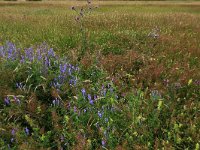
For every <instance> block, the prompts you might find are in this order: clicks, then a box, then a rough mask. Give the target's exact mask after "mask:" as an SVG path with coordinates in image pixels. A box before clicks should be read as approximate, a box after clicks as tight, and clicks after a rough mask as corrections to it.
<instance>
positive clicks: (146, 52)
mask: <svg viewBox="0 0 200 150" xmlns="http://www.w3.org/2000/svg"><path fill="white" fill-rule="evenodd" d="M82 5H85V2H77V1H75V2H74V1H69V2H68V1H67V2H66V1H61V2H53V1H51V2H11V3H10V2H1V3H0V8H1V9H0V39H1V41H2V43H3V42H5V41H7V40H9V41H12V42H14V43H15V44H16V45H17V46H19V47H28V46H30V45H36V44H40V43H42V42H47V43H48V44H49V45H50V46H51V47H53V48H55V50H56V51H57V52H60V53H73V52H74V51H75V50H76V49H78V48H80V46H81V43H80V37H81V34H80V30H79V25H78V24H77V23H76V21H75V19H74V18H75V16H76V14H75V13H74V12H73V11H72V10H71V6H78V7H80V6H82ZM93 5H94V6H98V7H99V8H98V9H94V10H93V12H92V13H91V14H90V15H88V16H86V19H85V26H86V30H88V35H87V37H88V49H89V51H90V52H91V53H92V54H95V53H96V52H97V51H98V52H100V53H101V54H103V56H104V57H106V55H108V54H113V55H118V54H125V53H128V52H129V53H130V52H134V53H137V55H139V57H140V56H141V57H144V59H146V60H147V59H155V62H159V65H162V66H165V67H163V68H162V69H163V70H162V71H164V70H165V71H166V70H168V71H167V72H166V74H165V77H168V78H172V79H173V80H175V81H177V80H185V82H187V80H188V78H189V77H188V76H190V78H192V77H194V78H197V77H199V73H200V72H199V71H198V69H199V61H198V59H199V56H200V50H199V47H200V32H199V31H200V3H199V2H122V1H120V2H111V1H107V2H103V1H101V2H99V1H95V2H94V3H93ZM156 27H157V28H159V29H160V33H159V34H160V38H159V39H157V40H152V38H148V37H147V36H148V34H149V33H150V32H151V31H152V30H153V29H154V28H156ZM171 60H173V61H172V63H168V62H169V61H171ZM188 63H189V64H188ZM166 64H167V66H166ZM112 65H113V64H112ZM183 66H184V67H183ZM108 68H109V67H108ZM175 68H179V69H180V70H179V69H178V70H176V71H175V72H174V71H172V70H174V69H175ZM129 69H130V68H129ZM159 69H161V68H159ZM144 70H145V69H144ZM170 70H171V71H172V72H173V74H178V75H177V76H178V77H176V79H175V78H174V77H170V76H171V74H168V73H170ZM155 72H156V71H155ZM191 72H195V73H191ZM141 74H142V75H144V72H142V73H141ZM187 74H188V75H187Z"/></svg>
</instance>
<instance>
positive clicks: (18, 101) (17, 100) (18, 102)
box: [14, 96, 20, 105]
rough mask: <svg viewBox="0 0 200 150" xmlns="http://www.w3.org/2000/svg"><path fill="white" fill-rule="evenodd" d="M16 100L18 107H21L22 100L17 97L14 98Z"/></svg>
mask: <svg viewBox="0 0 200 150" xmlns="http://www.w3.org/2000/svg"><path fill="white" fill-rule="evenodd" d="M14 100H15V102H16V103H17V104H18V105H20V100H19V99H18V98H17V97H16V96H14Z"/></svg>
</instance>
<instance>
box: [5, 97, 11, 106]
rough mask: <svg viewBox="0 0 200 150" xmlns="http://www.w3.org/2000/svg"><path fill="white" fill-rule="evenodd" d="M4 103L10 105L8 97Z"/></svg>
mask: <svg viewBox="0 0 200 150" xmlns="http://www.w3.org/2000/svg"><path fill="white" fill-rule="evenodd" d="M4 103H5V105H6V106H8V105H10V99H9V98H8V97H6V98H5V99H4Z"/></svg>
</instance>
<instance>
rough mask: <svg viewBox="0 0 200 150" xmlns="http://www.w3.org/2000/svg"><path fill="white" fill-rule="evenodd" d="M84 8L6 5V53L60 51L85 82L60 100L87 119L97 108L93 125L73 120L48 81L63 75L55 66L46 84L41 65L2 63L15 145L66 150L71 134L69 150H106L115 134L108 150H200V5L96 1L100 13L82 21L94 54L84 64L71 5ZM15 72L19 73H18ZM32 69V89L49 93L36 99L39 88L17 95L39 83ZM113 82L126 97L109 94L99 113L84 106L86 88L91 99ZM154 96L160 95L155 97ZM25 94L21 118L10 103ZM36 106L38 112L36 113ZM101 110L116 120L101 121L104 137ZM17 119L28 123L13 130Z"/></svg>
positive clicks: (2, 38) (0, 36)
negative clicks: (22, 84)
mask: <svg viewBox="0 0 200 150" xmlns="http://www.w3.org/2000/svg"><path fill="white" fill-rule="evenodd" d="M84 4H85V2H73V1H62V2H60V1H58V2H55V1H49V2H48V1H43V2H0V46H1V45H5V43H6V41H10V42H13V43H14V44H16V46H17V48H22V49H24V48H27V47H31V46H32V47H34V48H35V49H36V48H37V47H38V46H40V45H41V43H44V42H45V43H46V44H47V45H48V46H50V47H52V48H54V50H55V51H56V53H57V55H59V56H60V57H61V58H63V57H67V58H68V60H69V61H70V63H72V64H74V65H76V64H77V65H79V67H80V70H81V71H80V74H78V75H77V77H78V78H79V79H80V80H79V82H78V86H77V88H76V89H74V88H69V86H68V84H67V83H65V84H64V85H63V87H62V90H61V91H62V92H61V93H59V94H60V96H61V97H62V99H63V103H64V105H66V106H67V105H68V103H69V102H71V103H72V104H73V105H74V106H76V107H77V109H78V111H79V110H80V112H82V111H83V108H84V107H85V105H86V106H87V107H88V108H91V109H92V110H93V109H94V112H92V111H91V112H89V113H87V114H86V115H85V116H84V115H81V116H78V115H77V113H76V112H73V108H72V109H70V110H69V111H68V110H66V109H65V107H64V108H52V107H51V101H52V98H55V97H56V96H54V95H55V93H54V94H52V92H53V90H52V87H49V82H50V81H51V80H52V79H53V77H54V76H55V75H57V74H58V68H56V66H54V67H55V68H54V69H52V70H50V73H49V74H48V75H46V76H45V78H46V79H47V80H43V79H41V78H40V76H42V75H41V74H40V73H39V72H38V70H37V69H38V68H37V67H38V66H40V65H41V64H37V63H33V64H32V63H30V62H28V63H27V64H24V65H18V63H19V62H18V60H17V61H16V62H12V61H10V62H7V61H6V60H4V59H2V60H1V58H0V62H1V64H0V66H1V70H0V76H1V81H0V119H1V120H4V121H3V123H2V124H1V123H0V131H1V130H3V129H5V130H9V131H10V130H11V129H12V128H13V126H15V128H17V129H18V130H19V131H20V132H19V134H17V135H16V139H17V140H18V141H17V142H18V145H17V144H16V143H15V144H13V145H12V146H13V147H15V148H16V149H26V148H27V149H31V148H32V149H38V148H49V147H51V148H59V147H60V146H61V145H62V146H63V143H62V142H59V140H57V135H58V134H59V135H60V134H66V137H67V138H68V139H69V141H68V145H67V148H68V149H70V148H72V149H81V148H82V149H83V148H85V149H98V148H102V147H101V140H102V138H103V131H104V130H105V128H106V127H107V126H108V125H110V126H111V127H112V128H113V130H112V132H109V138H108V139H107V145H106V148H108V149H115V148H116V149H161V148H164V149H195V150H198V149H199V148H198V147H199V144H200V143H198V142H199V140H200V137H199V134H198V133H199V132H200V124H199V123H200V116H199V109H200V85H199V82H200V71H199V68H200V61H199V60H200V3H199V2H185V1H178V2H174V1H173V2H169V1H165V2H131V1H129V2H123V1H113V2H112V1H105V2H103V1H95V2H94V3H93V4H94V5H98V6H99V8H97V9H94V10H93V11H92V13H91V14H89V15H87V16H85V17H84V20H83V24H84V29H85V31H86V41H87V47H86V52H85V54H84V56H82V57H81V58H82V59H81V61H77V58H78V57H79V55H80V50H81V47H82V35H81V32H80V24H78V23H77V22H76V21H75V17H76V14H75V12H74V11H73V10H71V6H79V7H80V6H82V5H84ZM156 27H158V28H159V29H160V32H159V35H160V36H159V38H157V39H153V38H152V37H148V34H149V33H150V32H151V31H152V29H154V28H156ZM52 61H55V62H56V63H58V62H57V61H56V60H52ZM16 67H17V68H18V69H17V71H18V72H17V73H16V71H13V70H15V68H16ZM57 67H58V66H57ZM27 68H32V72H33V73H32V74H33V78H31V81H30V83H29V82H28V83H29V84H30V85H31V84H33V85H34V86H36V87H37V85H40V84H41V85H42V86H44V87H45V88H47V91H48V92H45V91H43V90H42V89H40V88H39V90H40V91H39V92H35V91H34V89H32V88H31V91H30V92H28V93H23V92H20V91H19V90H18V89H16V87H15V82H16V81H18V80H24V81H25V80H26V78H27V77H28V76H30V74H29V73H30V72H28V71H27V70H26V69H27ZM23 72H26V74H23ZM111 80H112V83H113V88H114V92H115V94H117V95H118V98H115V97H114V96H113V95H109V94H108V95H107V96H106V97H105V99H103V100H102V101H100V102H98V103H96V104H95V106H91V105H89V104H82V103H81V100H82V99H83V97H81V94H80V90H81V88H82V87H85V88H86V89H87V92H90V93H91V94H98V92H100V91H101V88H102V87H101V86H102V84H103V85H107V84H108V83H110V81H111ZM86 81H87V82H86ZM85 82H86V83H85ZM1 89H2V90H1ZM77 91H79V92H78V93H77ZM155 91H158V93H157V95H156V94H155V95H156V96H153V94H152V92H155ZM40 92H41V93H40ZM17 94H18V95H20V94H21V95H24V97H25V98H24V99H23V102H24V103H23V105H22V106H23V108H24V109H21V108H20V109H18V107H15V106H11V107H10V108H13V110H12V109H10V110H9V108H7V107H5V105H4V102H3V99H4V98H5V97H6V95H17ZM159 94H161V95H162V98H161V97H160V96H159ZM75 96H78V98H77V99H78V100H77V99H76V98H74V97H75ZM29 103H31V104H32V103H33V104H35V105H36V106H34V105H33V107H34V108H31V107H30V106H29V105H30V104H29ZM101 106H105V107H106V108H107V107H108V108H110V107H111V106H113V107H115V108H116V109H117V112H114V113H111V114H110V116H109V110H106V112H105V114H106V116H109V117H110V118H109V122H108V124H106V123H105V124H104V123H103V122H102V128H99V129H98V131H96V130H97V129H96V127H95V123H97V122H98V121H99V120H98V117H97V114H96V113H97V111H98V109H100V108H101ZM36 108H37V109H36ZM40 108H41V112H40V111H39V112H38V109H40ZM96 108H97V109H96ZM118 110H121V111H118ZM15 111H16V112H18V113H17V114H15V115H16V116H15V115H13V114H14V113H15ZM90 113H91V114H90ZM1 114H2V115H1ZM64 114H67V116H65V115H64ZM6 115H7V116H6ZM27 115H28V117H27ZM41 115H42V116H43V117H42V118H41ZM13 116H14V117H13ZM20 116H21V117H20ZM9 117H10V118H11V119H9ZM17 117H19V118H20V119H21V120H20V121H19V122H17V121H16V122H15V121H13V120H15V119H16V118H17ZM68 117H69V118H68ZM66 118H68V119H69V120H68V119H66ZM46 120H47V122H45V121H46ZM7 124H8V125H7ZM56 125H58V126H56ZM25 126H28V127H30V128H31V132H32V133H34V134H35V135H32V136H30V137H29V138H28V143H29V144H28V145H27V144H25V143H26V142H25V141H26V140H25V139H26V136H25V135H24V133H23V130H24V129H23V128H24V127H25ZM65 126H66V128H67V129H66V130H65V128H64V127H65ZM0 135H1V134H0ZM83 135H84V136H83ZM3 137H4V138H5V139H6V140H5V141H4V139H1V136H0V146H2V145H3V146H5V145H6V144H8V143H9V140H10V137H11V136H10V133H7V134H5V135H4V136H3ZM80 139H81V140H80ZM52 141H53V142H52ZM2 143H3V144H2ZM75 145H78V146H77V147H76V146H75ZM81 145H85V147H81ZM34 146H35V147H34ZM79 146H80V147H79Z"/></svg>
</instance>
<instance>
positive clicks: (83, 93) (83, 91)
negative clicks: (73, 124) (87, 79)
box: [81, 88, 86, 99]
mask: <svg viewBox="0 0 200 150" xmlns="http://www.w3.org/2000/svg"><path fill="white" fill-rule="evenodd" d="M81 92H82V95H83V97H84V99H85V95H86V91H85V89H84V88H83V89H82V90H81Z"/></svg>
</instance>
